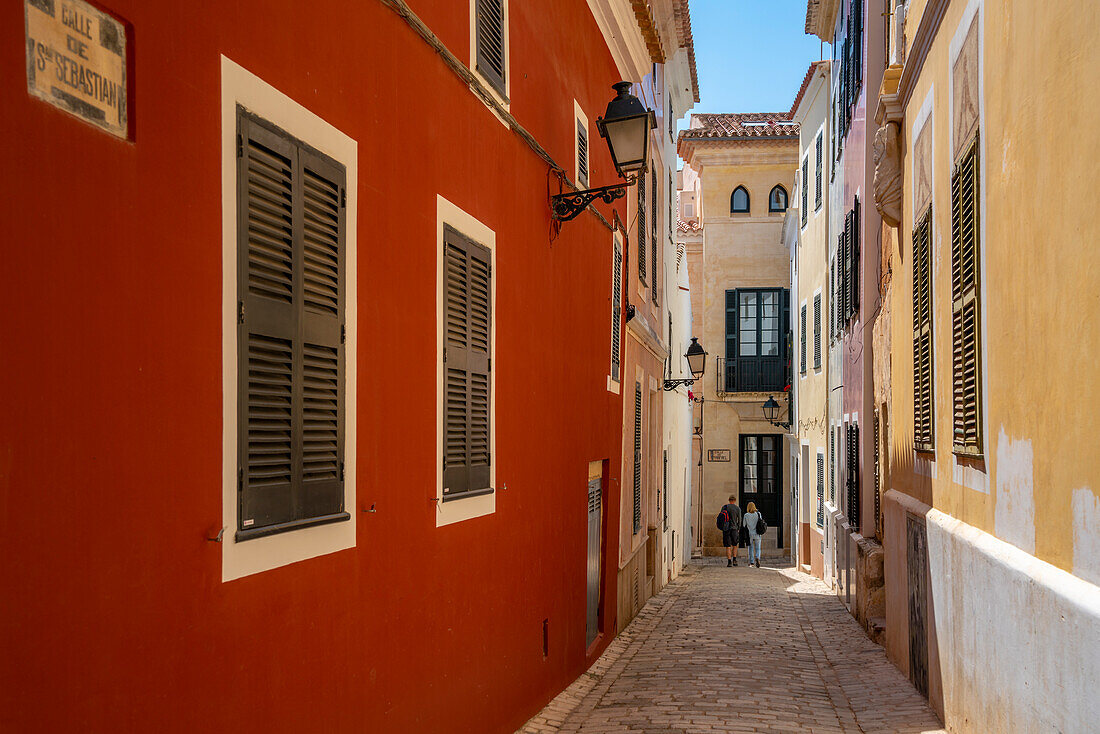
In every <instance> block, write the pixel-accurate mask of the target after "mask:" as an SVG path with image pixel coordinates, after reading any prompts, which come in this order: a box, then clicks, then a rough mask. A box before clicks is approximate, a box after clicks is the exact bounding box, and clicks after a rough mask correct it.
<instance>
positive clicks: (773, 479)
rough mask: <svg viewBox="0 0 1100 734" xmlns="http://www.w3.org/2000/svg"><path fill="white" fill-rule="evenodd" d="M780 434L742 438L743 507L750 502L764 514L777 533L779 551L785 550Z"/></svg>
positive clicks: (765, 519) (769, 525)
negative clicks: (780, 549) (783, 548)
mask: <svg viewBox="0 0 1100 734" xmlns="http://www.w3.org/2000/svg"><path fill="white" fill-rule="evenodd" d="M780 439H781V437H780V436H779V435H778V434H764V435H747V434H742V435H741V441H740V443H741V450H740V461H741V508H742V510H744V509H746V508H747V507H748V506H749V503H750V502H752V503H754V504H755V505H756V509H758V510H760V512H761V513H762V514H763V515H764V522H766V523H767V524H768V527H770V528H773V529H774V531H775V543H776V547H777V548H782V547H783V500H782V492H781V491H780V483H781V481H782V478H783V456H782V454H781V453H780V451H779V447H780V444H781V440H780Z"/></svg>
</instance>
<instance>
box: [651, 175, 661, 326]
mask: <svg viewBox="0 0 1100 734" xmlns="http://www.w3.org/2000/svg"><path fill="white" fill-rule="evenodd" d="M649 183H650V184H651V188H652V189H653V190H652V191H651V192H650V196H649V198H650V211H649V214H650V221H649V244H650V255H651V256H652V258H651V259H652V265H651V266H650V267H652V268H653V281H652V282H651V283H650V292H651V293H652V294H653V305H654V306H656V305H657V302H658V299H659V298H660V294H659V293H658V292H657V291H658V289H659V288H660V284H661V258H660V257H659V256H658V253H657V192H658V188H657V171H656V170H654V169H650V171H649Z"/></svg>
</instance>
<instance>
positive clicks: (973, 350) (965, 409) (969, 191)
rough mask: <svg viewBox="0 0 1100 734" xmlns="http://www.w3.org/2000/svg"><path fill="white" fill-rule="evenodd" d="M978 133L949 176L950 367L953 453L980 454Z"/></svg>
mask: <svg viewBox="0 0 1100 734" xmlns="http://www.w3.org/2000/svg"><path fill="white" fill-rule="evenodd" d="M980 173H981V172H980V169H979V165H978V134H977V133H975V134H974V140H973V142H971V143H970V145H969V147H967V149H966V152H965V153H964V154H963V156H962V158H961V160H959V162H958V164H957V165H956V166H955V170H954V172H953V173H952V175H951V345H952V349H951V354H952V358H951V371H952V376H953V379H952V408H953V420H952V423H953V437H952V447H953V449H954V451H955V452H957V453H960V454H967V455H971V456H978V455H981V453H982V415H981V381H982V364H981V353H980V351H981V290H980V281H981V277H980V265H979V263H980V256H981V241H980V227H979V225H980V222H979V214H980V212H979V195H980V187H981V181H980Z"/></svg>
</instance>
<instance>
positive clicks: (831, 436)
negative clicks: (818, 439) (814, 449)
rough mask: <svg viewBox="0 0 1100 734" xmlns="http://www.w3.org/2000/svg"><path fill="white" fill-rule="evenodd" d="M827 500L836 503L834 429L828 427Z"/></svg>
mask: <svg viewBox="0 0 1100 734" xmlns="http://www.w3.org/2000/svg"><path fill="white" fill-rule="evenodd" d="M829 501H830V502H832V503H833V505H834V506H835V505H836V431H834V430H833V429H832V428H830V429H829Z"/></svg>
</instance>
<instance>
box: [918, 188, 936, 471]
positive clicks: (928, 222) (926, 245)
mask: <svg viewBox="0 0 1100 734" xmlns="http://www.w3.org/2000/svg"><path fill="white" fill-rule="evenodd" d="M932 360H933V355H932V207H929V208H928V210H927V211H926V212H925V215H924V216H923V217H922V218H921V220H920V222H919V223H918V224H917V226H916V228H915V229H914V230H913V445H914V446H915V447H916V448H917V449H919V450H922V451H933V450H934V449H935V446H934V444H933V440H934V434H933V429H934V423H933V419H932V415H933V410H932V408H933V399H934V391H933V385H932Z"/></svg>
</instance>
